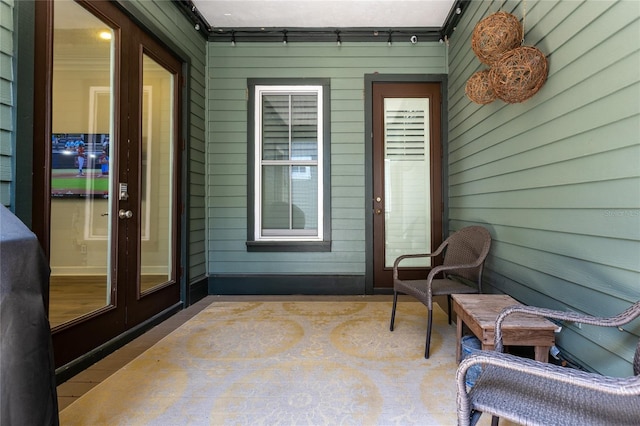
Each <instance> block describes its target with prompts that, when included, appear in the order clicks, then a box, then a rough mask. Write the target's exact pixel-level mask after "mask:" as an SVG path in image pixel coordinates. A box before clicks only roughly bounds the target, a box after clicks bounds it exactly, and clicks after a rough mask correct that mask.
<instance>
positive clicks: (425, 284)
mask: <svg viewBox="0 0 640 426" xmlns="http://www.w3.org/2000/svg"><path fill="white" fill-rule="evenodd" d="M490 247H491V234H489V231H487V230H486V229H485V228H483V227H482V226H469V227H466V228H463V229H461V230H459V231H457V232H455V233H454V234H452V235H451V236H450V237H449V238H447V239H446V240H445V241H444V242H443V243H442V244H440V247H438V249H437V250H436V251H435V252H433V253H426V254H407V255H403V256H400V257H398V258H397V259H396V260H395V262H394V264H393V308H392V310H391V324H390V326H389V329H390V330H391V331H393V324H394V320H395V316H396V305H397V304H398V293H403V294H408V295H410V296H413V297H415V298H416V299H418V300H419V301H420V302H422V303H424V304H425V305H426V306H427V309H428V310H429V313H428V319H427V342H426V345H425V350H424V357H425V358H427V359H428V358H429V346H430V342H431V324H432V319H433V296H442V295H446V296H447V308H448V314H449V324H451V295H452V294H459V293H481V292H482V268H483V266H484V260H485V259H486V257H487V255H488V254H489V248H490ZM442 253H444V260H443V264H442V265H440V266H436V267H434V268H432V269H431V271H430V272H429V275H427V278H426V279H420V280H401V279H399V277H398V269H399V265H400V262H401V261H402V260H404V259H409V258H418V257H432V258H433V257H436V256H439V255H440V254H442ZM441 273H442V274H444V278H436V277H437V276H438V275H439V274H441ZM455 277H457V278H458V279H455ZM452 278H453V279H452Z"/></svg>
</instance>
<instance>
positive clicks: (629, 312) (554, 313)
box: [495, 301, 640, 352]
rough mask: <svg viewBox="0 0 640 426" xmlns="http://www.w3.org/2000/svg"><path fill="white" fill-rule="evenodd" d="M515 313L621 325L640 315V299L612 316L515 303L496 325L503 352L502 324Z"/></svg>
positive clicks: (497, 338) (498, 346)
mask: <svg viewBox="0 0 640 426" xmlns="http://www.w3.org/2000/svg"><path fill="white" fill-rule="evenodd" d="M514 313H523V314H530V315H537V316H541V317H545V318H552V319H557V320H564V321H571V322H577V323H581V324H591V325H598V326H602V327H620V326H621V325H624V324H627V323H629V322H631V321H632V320H633V319H635V318H637V317H638V316H640V301H638V302H636V303H634V304H633V305H631V306H630V307H629V308H627V309H626V310H624V311H623V312H622V313H620V314H618V315H615V316H612V317H597V316H593V315H588V314H580V313H578V312H567V311H558V310H553V309H547V308H538V307H535V306H525V305H513V306H509V307H506V308H504V309H503V310H502V312H501V313H500V314H499V315H498V317H497V318H496V326H495V349H496V351H498V352H502V346H503V345H502V324H503V322H504V320H505V319H506V318H507V316H509V315H511V314H514Z"/></svg>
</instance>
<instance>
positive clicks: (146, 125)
mask: <svg viewBox="0 0 640 426" xmlns="http://www.w3.org/2000/svg"><path fill="white" fill-rule="evenodd" d="M142 77H143V93H142V121H141V124H142V141H141V145H142V147H141V148H142V150H141V153H142V154H141V155H142V157H141V162H142V164H141V165H140V171H141V188H140V194H141V222H140V223H141V232H140V238H141V241H140V242H141V244H140V247H141V254H140V259H141V264H140V293H144V292H147V291H150V290H151V289H153V288H154V287H156V286H161V285H162V284H165V283H167V282H170V281H171V279H172V273H173V271H172V270H171V265H172V260H171V259H172V256H173V252H172V247H173V238H172V232H171V230H172V226H171V224H172V220H173V217H172V212H173V205H172V199H173V144H174V140H173V139H174V136H173V135H174V128H173V117H174V96H173V93H174V75H173V74H172V73H170V72H169V71H167V70H166V69H165V68H164V67H162V66H161V65H160V64H158V63H157V62H156V61H155V60H153V59H152V58H150V57H149V56H147V55H146V54H143V58H142Z"/></svg>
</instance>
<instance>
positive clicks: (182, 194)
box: [30, 0, 190, 382]
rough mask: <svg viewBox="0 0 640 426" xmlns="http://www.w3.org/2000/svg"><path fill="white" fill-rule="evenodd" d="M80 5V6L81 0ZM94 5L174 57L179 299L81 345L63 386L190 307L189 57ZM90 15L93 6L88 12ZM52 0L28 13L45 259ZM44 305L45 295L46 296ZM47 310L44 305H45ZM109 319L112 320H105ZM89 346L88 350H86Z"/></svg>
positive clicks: (157, 33) (36, 182)
mask: <svg viewBox="0 0 640 426" xmlns="http://www.w3.org/2000/svg"><path fill="white" fill-rule="evenodd" d="M79 2H81V3H82V2H83V0H80V1H79ZM95 3H96V4H100V3H105V4H106V3H109V4H110V5H111V6H110V7H114V8H115V9H117V10H118V11H119V13H121V14H123V15H124V16H126V17H127V18H128V19H129V20H130V21H131V22H132V23H133V24H134V25H136V26H137V27H138V28H139V29H140V30H141V31H142V32H144V33H146V34H147V35H148V36H149V37H151V38H152V39H153V40H154V42H157V43H159V44H160V45H162V47H163V48H164V49H166V50H168V51H169V52H171V54H172V56H174V57H175V58H176V59H177V60H178V61H179V62H180V63H181V66H180V76H181V78H180V81H178V82H177V83H178V84H177V88H176V89H175V91H176V92H177V93H179V102H180V104H179V105H180V107H179V114H178V113H176V115H175V118H176V119H177V120H178V132H177V137H178V139H177V140H176V141H175V146H176V153H177V152H180V155H179V156H178V157H176V160H174V166H175V169H176V175H175V179H176V182H177V185H176V191H177V193H178V196H179V198H178V203H179V204H178V205H177V206H176V208H175V211H176V212H177V215H176V220H175V228H174V234H175V237H174V238H175V240H176V251H175V253H174V256H175V257H176V258H177V260H176V264H177V265H179V268H176V271H175V275H176V281H177V282H176V284H177V286H178V300H177V302H175V303H173V304H172V305H171V306H167V307H166V308H164V309H163V310H162V311H160V312H157V313H155V314H148V318H147V319H146V320H144V321H142V322H140V321H137V322H136V324H132V325H131V326H130V327H128V328H126V329H124V330H120V331H119V332H118V333H116V335H115V337H113V338H112V339H110V340H109V341H107V342H106V343H102V344H99V346H97V347H96V343H95V342H83V344H84V346H86V350H85V353H84V354H83V355H81V356H80V357H78V358H75V359H72V360H70V362H62V363H59V362H57V363H58V364H61V365H59V368H57V370H56V376H57V377H58V381H59V382H62V381H64V380H66V378H68V377H71V376H73V375H74V374H76V373H77V372H79V371H81V370H82V369H84V368H86V367H87V366H89V365H91V364H93V363H95V362H96V361H98V360H99V359H101V358H103V357H104V356H106V355H108V354H109V353H111V352H113V351H114V350H116V349H117V348H119V347H121V346H122V345H124V344H126V343H127V342H129V341H130V340H132V339H133V338H135V337H137V336H138V335H140V334H142V333H143V332H144V331H146V330H148V329H150V328H151V327H153V326H155V325H157V324H159V323H160V322H162V321H163V320H165V319H166V318H168V317H170V316H171V315H173V314H174V313H176V312H177V311H179V310H180V309H182V308H183V307H184V306H188V305H189V300H188V295H189V294H188V291H187V283H188V282H189V277H188V267H187V265H188V244H187V243H188V241H187V235H188V227H187V223H188V221H187V219H186V216H187V212H188V191H186V188H187V186H186V185H187V182H188V181H187V179H186V178H187V176H188V164H189V155H188V154H189V150H188V149H187V145H186V141H187V140H188V135H189V119H188V118H189V102H190V97H189V85H188V82H189V67H190V63H189V59H188V58H189V55H188V54H186V53H185V52H184V51H182V50H181V49H180V48H178V47H177V46H176V44H175V43H174V42H173V41H172V40H171V39H170V38H168V37H167V36H166V35H165V34H164V31H161V29H159V28H157V27H156V25H155V24H154V23H153V22H151V21H150V20H149V19H147V18H145V17H138V16H137V15H138V14H137V13H136V10H135V8H129V7H125V6H124V5H121V4H119V3H116V2H111V1H96V2H95ZM91 9H92V10H95V8H94V7H91ZM52 10H53V0H47V1H40V2H36V4H35V5H34V8H33V11H32V12H33V18H34V22H35V23H36V24H37V25H35V26H34V43H33V52H34V61H33V68H34V71H33V77H34V78H33V84H34V91H33V123H31V124H32V126H33V154H32V164H33V186H32V187H31V188H30V190H31V195H32V197H31V198H32V200H33V201H32V205H31V215H32V220H31V222H32V230H33V231H34V233H35V234H36V236H37V237H38V239H39V241H40V244H41V246H42V248H43V250H44V252H45V254H46V255H47V257H49V252H50V226H51V225H50V215H51V214H50V213H51V209H50V205H49V202H48V198H49V194H50V191H49V187H50V175H49V173H48V170H49V169H50V166H51V164H50V157H49V154H48V150H49V146H50V144H49V143H48V141H49V138H50V134H51V108H52V107H51V101H52V95H51V90H52V80H51V71H50V69H51V63H52V61H53V57H52V52H53V48H52V45H53V34H52V28H53V12H52ZM119 293H122V294H121V295H117V299H116V300H117V303H122V300H120V299H122V298H123V296H124V294H123V293H124V292H119ZM46 299H47V305H48V295H47V298H46ZM47 310H48V306H47ZM110 320H113V318H110ZM116 322H117V321H116ZM107 323H109V324H110V325H111V326H114V327H115V328H117V329H120V324H118V323H116V324H113V322H109V321H107ZM59 331H60V333H59V336H58V338H59V339H60V340H61V341H64V342H67V341H68V343H69V344H77V343H78V342H77V341H73V340H69V339H68V338H67V333H66V328H65V327H62V328H61V329H60V330H59ZM91 347H92V348H93V349H91Z"/></svg>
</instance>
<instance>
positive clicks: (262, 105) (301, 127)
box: [253, 84, 325, 242]
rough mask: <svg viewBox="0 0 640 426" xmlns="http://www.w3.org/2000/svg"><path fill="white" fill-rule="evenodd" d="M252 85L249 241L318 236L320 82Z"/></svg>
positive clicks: (321, 200) (321, 204)
mask: <svg viewBox="0 0 640 426" xmlns="http://www.w3.org/2000/svg"><path fill="white" fill-rule="evenodd" d="M253 90H254V96H253V99H254V105H253V107H254V129H253V130H254V131H253V134H254V139H255V143H254V163H255V164H254V184H253V188H254V191H253V206H254V212H253V217H254V224H253V225H254V226H253V231H254V235H253V241H256V242H260V241H294V242H300V241H309V242H314V241H323V239H324V229H323V226H324V199H325V197H324V172H325V171H324V143H325V137H324V136H325V135H324V128H325V126H324V120H325V117H324V105H323V100H324V94H323V90H324V87H323V85H286V84H284V85H271V84H266V85H263V84H256V85H255V86H254V88H253Z"/></svg>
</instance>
